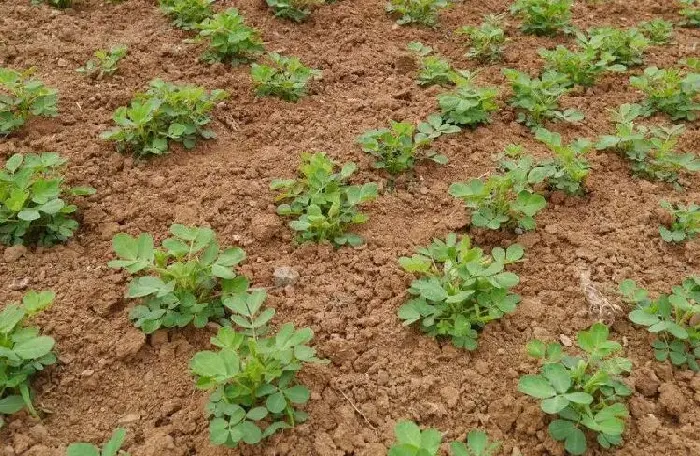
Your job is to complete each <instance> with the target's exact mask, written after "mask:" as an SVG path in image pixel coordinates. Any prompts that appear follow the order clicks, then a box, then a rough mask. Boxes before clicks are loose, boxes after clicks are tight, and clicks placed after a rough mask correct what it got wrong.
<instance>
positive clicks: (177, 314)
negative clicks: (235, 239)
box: [109, 224, 248, 334]
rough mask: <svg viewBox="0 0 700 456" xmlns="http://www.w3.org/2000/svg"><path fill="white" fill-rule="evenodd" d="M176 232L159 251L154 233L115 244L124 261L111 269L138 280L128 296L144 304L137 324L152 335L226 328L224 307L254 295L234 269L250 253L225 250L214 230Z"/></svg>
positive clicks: (179, 228) (134, 312)
mask: <svg viewBox="0 0 700 456" xmlns="http://www.w3.org/2000/svg"><path fill="white" fill-rule="evenodd" d="M170 233H171V234H172V235H173V237H170V238H168V239H165V240H164V241H163V242H162V243H161V247H160V248H158V249H156V248H154V244H153V236H151V235H150V234H145V233H144V234H141V235H139V236H138V237H137V238H134V237H132V236H129V235H128V234H124V233H120V234H117V235H116V236H114V238H113V239H112V246H113V248H114V252H115V253H116V255H117V257H118V258H119V259H117V260H113V261H110V262H109V267H111V268H115V269H124V270H126V271H127V272H128V273H129V274H131V275H135V276H136V277H135V278H133V279H132V280H131V282H130V283H129V288H128V290H127V292H126V297H127V298H130V299H141V300H142V301H141V304H139V305H137V306H135V307H134V308H132V309H131V313H130V317H131V319H132V320H133V322H134V325H135V326H136V327H137V328H140V329H141V330H142V331H143V332H145V333H146V334H150V333H152V332H154V331H156V330H158V329H160V328H173V327H180V328H182V327H185V326H187V325H189V324H193V325H194V326H195V327H197V328H202V327H204V326H205V325H206V324H207V323H208V322H210V321H215V322H219V323H222V324H223V323H225V318H224V316H225V315H224V308H225V307H230V306H231V305H232V304H231V303H232V302H233V301H234V300H235V299H236V297H237V296H238V295H240V294H242V293H245V292H246V291H247V290H248V280H247V279H246V278H245V277H244V276H238V275H236V273H235V271H234V269H233V268H234V267H235V266H236V265H237V264H239V263H240V262H241V261H243V260H244V259H245V252H244V251H243V250H242V249H240V248H238V247H235V248H230V249H226V250H223V251H222V250H220V248H219V244H218V242H217V240H216V233H214V231H212V230H211V229H209V228H199V227H187V226H184V225H179V224H174V225H172V226H171V227H170Z"/></svg>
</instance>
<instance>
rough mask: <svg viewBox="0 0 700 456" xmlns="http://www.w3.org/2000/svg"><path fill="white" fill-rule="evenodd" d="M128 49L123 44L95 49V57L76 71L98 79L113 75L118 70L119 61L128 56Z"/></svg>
mask: <svg viewBox="0 0 700 456" xmlns="http://www.w3.org/2000/svg"><path fill="white" fill-rule="evenodd" d="M127 50H128V48H127V47H126V46H124V45H122V44H120V45H116V46H112V48H111V49H110V50H109V51H107V50H105V49H98V50H97V51H95V58H94V59H90V60H88V61H87V62H85V66H82V67H80V68H78V69H77V70H76V71H77V72H78V73H82V74H84V75H86V76H89V77H91V78H95V79H97V80H100V79H102V78H104V77H105V76H111V75H113V74H114V73H115V72H116V71H117V69H118V68H117V65H118V64H119V61H120V60H121V59H123V58H124V57H126V53H127Z"/></svg>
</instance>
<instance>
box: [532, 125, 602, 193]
mask: <svg viewBox="0 0 700 456" xmlns="http://www.w3.org/2000/svg"><path fill="white" fill-rule="evenodd" d="M535 138H536V139H537V140H539V141H542V142H543V143H545V144H546V145H547V147H549V149H550V150H551V151H552V153H554V157H553V158H551V159H548V160H544V161H542V162H540V163H539V164H538V165H537V166H536V167H535V168H534V169H533V170H532V171H530V173H529V175H528V178H529V180H530V181H531V182H533V181H534V182H538V181H540V180H542V179H544V180H545V181H546V182H547V184H548V185H549V187H550V188H553V189H557V190H562V191H563V192H565V193H567V194H569V195H583V194H584V193H586V186H585V181H586V177H588V173H589V172H590V168H591V167H590V165H589V163H588V160H587V159H586V157H585V155H586V154H587V153H588V152H590V150H591V149H592V148H593V143H592V142H590V141H588V140H587V139H577V140H575V141H574V142H572V143H571V144H568V145H567V144H563V143H562V139H561V135H560V134H559V133H553V132H551V131H548V130H545V129H544V128H539V129H537V131H536V132H535ZM537 173H541V175H539V176H538V175H537Z"/></svg>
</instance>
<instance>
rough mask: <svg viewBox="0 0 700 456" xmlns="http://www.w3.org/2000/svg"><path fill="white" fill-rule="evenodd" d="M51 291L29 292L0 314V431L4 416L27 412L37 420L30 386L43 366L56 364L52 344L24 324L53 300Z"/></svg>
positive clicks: (48, 338) (8, 305)
mask: <svg viewBox="0 0 700 456" xmlns="http://www.w3.org/2000/svg"><path fill="white" fill-rule="evenodd" d="M55 296H56V295H55V294H54V293H53V292H51V291H40V292H36V291H28V292H27V293H26V294H25V295H24V298H23V299H22V303H21V304H19V303H9V304H7V305H6V306H5V307H4V309H3V310H2V311H0V428H2V427H3V424H4V420H3V418H2V417H3V415H12V414H13V413H17V412H19V411H20V410H23V409H25V408H26V409H27V411H29V413H31V414H32V415H34V416H36V415H37V412H36V410H35V409H34V406H33V405H32V400H31V398H32V394H31V389H30V386H29V383H30V381H31V379H32V377H33V376H34V374H36V373H37V372H39V371H42V370H44V367H45V366H49V365H51V364H55V363H56V354H55V353H54V350H53V348H54V345H55V341H54V340H53V339H52V338H51V337H49V336H41V335H40V332H39V328H36V327H33V326H26V320H27V319H28V318H30V317H32V316H34V315H36V314H37V313H39V312H41V311H42V310H44V309H46V308H47V307H48V306H49V305H51V303H52V302H53V300H54V298H55Z"/></svg>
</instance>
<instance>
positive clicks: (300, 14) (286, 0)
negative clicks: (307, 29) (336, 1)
mask: <svg viewBox="0 0 700 456" xmlns="http://www.w3.org/2000/svg"><path fill="white" fill-rule="evenodd" d="M266 1H267V6H269V7H270V8H271V9H272V11H273V12H274V13H275V16H276V17H281V18H284V19H289V20H292V21H294V22H303V21H305V20H306V19H307V18H308V17H309V15H310V14H311V11H312V10H313V8H316V7H317V6H320V5H323V4H324V3H325V1H324V0H266Z"/></svg>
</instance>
